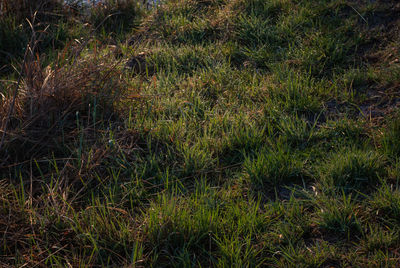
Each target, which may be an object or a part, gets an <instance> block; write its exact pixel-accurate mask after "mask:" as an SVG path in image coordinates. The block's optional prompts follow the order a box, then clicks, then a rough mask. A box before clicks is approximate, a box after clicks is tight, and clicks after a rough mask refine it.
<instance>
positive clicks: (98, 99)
mask: <svg viewBox="0 0 400 268" xmlns="http://www.w3.org/2000/svg"><path fill="white" fill-rule="evenodd" d="M108 58H109V57H108V56H103V57H96V56H95V57H87V58H84V57H79V58H76V59H75V60H74V61H71V63H68V64H64V65H62V66H61V65H60V64H58V63H55V64H53V65H52V66H46V67H42V64H41V60H40V58H36V59H32V60H29V61H28V62H27V63H26V64H25V66H24V79H23V81H22V83H21V86H20V87H19V89H18V90H19V94H18V95H17V98H16V100H15V107H14V111H13V113H12V115H11V117H10V118H7V114H8V111H9V109H10V107H11V103H12V96H4V98H2V99H1V107H2V108H1V110H0V112H1V118H2V129H4V126H5V122H6V120H10V122H11V123H10V126H9V129H8V131H7V132H8V133H7V135H6V141H5V144H6V145H7V148H6V151H8V152H9V155H19V157H21V154H20V153H18V152H20V151H21V149H23V148H24V151H25V153H24V155H25V156H22V158H23V159H18V158H19V157H17V159H13V160H12V161H21V160H24V159H26V158H27V157H29V158H30V157H33V155H32V153H33V151H35V152H42V153H45V152H48V149H57V147H58V149H60V148H62V147H63V146H64V145H66V144H68V141H73V140H76V139H78V138H77V135H79V133H80V131H81V130H82V129H80V128H87V127H89V128H95V127H96V124H100V123H101V122H102V121H103V120H106V119H110V118H113V117H114V118H115V116H117V114H118V103H120V101H121V98H122V96H123V95H124V93H126V91H127V88H128V85H127V83H126V81H125V80H124V79H122V74H121V73H120V71H119V63H118V62H110V60H109V59H108ZM59 61H60V62H61V61H65V59H62V58H60V59H59ZM83 124H84V125H83ZM12 145H14V146H12ZM26 146H28V147H26ZM31 146H33V147H31ZM26 149H29V150H28V152H31V153H28V154H27V151H26ZM34 154H35V155H36V153H34ZM29 158H28V159H29Z"/></svg>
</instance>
